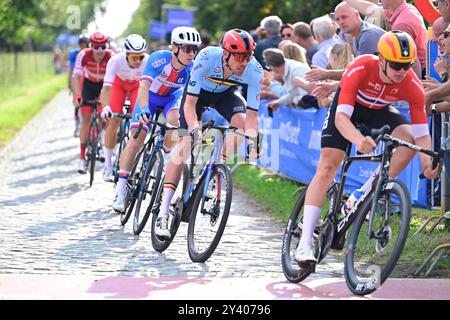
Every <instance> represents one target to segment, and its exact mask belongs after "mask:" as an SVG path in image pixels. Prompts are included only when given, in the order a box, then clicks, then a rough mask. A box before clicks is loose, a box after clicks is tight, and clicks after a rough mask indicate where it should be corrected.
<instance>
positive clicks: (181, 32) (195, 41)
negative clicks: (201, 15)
mask: <svg viewBox="0 0 450 320" xmlns="http://www.w3.org/2000/svg"><path fill="white" fill-rule="evenodd" d="M170 43H171V44H178V45H182V44H192V45H195V46H199V45H200V44H201V43H202V39H201V37H200V33H198V31H197V30H195V29H194V28H191V27H176V28H175V29H173V30H172V36H171V40H170Z"/></svg>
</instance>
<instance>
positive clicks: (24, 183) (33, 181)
mask: <svg viewBox="0 0 450 320" xmlns="http://www.w3.org/2000/svg"><path fill="white" fill-rule="evenodd" d="M60 161H61V159H57V160H54V161H51V162H49V163H46V164H42V165H40V166H37V167H46V166H49V165H52V163H55V162H58V163H59V162H60ZM73 173H74V170H73V169H72V168H71V169H69V170H65V171H61V170H55V171H53V172H52V173H47V174H43V175H40V176H33V177H31V178H28V179H22V180H17V181H14V182H12V183H10V184H8V186H10V187H11V188H20V187H30V186H32V185H40V184H44V185H45V184H47V183H49V182H51V181H53V180H57V179H62V178H67V176H68V175H70V174H73Z"/></svg>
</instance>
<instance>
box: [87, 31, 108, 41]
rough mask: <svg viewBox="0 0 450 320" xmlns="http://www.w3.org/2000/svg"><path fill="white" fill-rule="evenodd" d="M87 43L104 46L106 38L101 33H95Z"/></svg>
mask: <svg viewBox="0 0 450 320" xmlns="http://www.w3.org/2000/svg"><path fill="white" fill-rule="evenodd" d="M89 41H90V42H91V43H95V44H106V43H108V37H107V36H105V35H104V34H103V33H101V32H98V31H97V32H94V33H93V34H92V35H91V37H90V38H89Z"/></svg>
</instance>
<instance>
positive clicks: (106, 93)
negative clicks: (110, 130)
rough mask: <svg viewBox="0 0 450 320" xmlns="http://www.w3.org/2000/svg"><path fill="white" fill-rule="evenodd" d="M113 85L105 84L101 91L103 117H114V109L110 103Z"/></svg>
mask: <svg viewBox="0 0 450 320" xmlns="http://www.w3.org/2000/svg"><path fill="white" fill-rule="evenodd" d="M110 96H111V86H108V85H105V84H103V88H102V91H101V92H100V103H101V104H102V106H103V109H102V113H101V116H102V118H103V119H109V118H111V117H112V110H111V106H110V105H109V104H110Z"/></svg>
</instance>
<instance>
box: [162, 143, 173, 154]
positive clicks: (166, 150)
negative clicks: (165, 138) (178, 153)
mask: <svg viewBox="0 0 450 320" xmlns="http://www.w3.org/2000/svg"><path fill="white" fill-rule="evenodd" d="M163 150H164V153H166V154H167V153H170V151H172V149H170V148H167V147H166V146H165V145H163Z"/></svg>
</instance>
